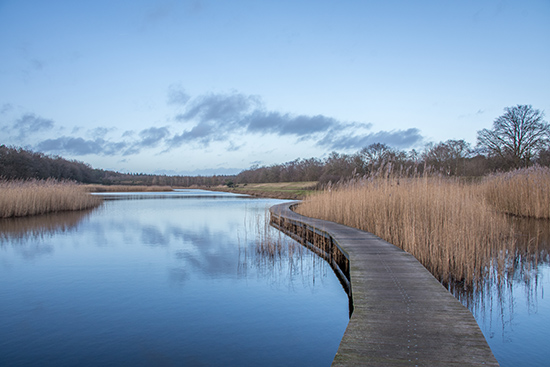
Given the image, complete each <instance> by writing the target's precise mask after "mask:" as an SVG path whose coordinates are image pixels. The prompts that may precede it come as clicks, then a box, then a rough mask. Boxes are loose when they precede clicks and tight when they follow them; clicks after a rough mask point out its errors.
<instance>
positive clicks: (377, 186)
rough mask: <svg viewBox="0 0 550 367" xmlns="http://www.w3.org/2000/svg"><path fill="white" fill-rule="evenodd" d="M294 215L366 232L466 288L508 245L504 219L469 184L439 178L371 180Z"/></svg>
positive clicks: (335, 191) (308, 203)
mask: <svg viewBox="0 0 550 367" xmlns="http://www.w3.org/2000/svg"><path fill="white" fill-rule="evenodd" d="M297 212H299V213H300V214H303V215H307V216H310V217H316V218H321V219H325V220H330V221H334V222H338V223H341V224H344V225H347V226H351V227H355V228H359V229H362V230H365V231H368V232H371V233H373V234H375V235H377V236H379V237H381V238H382V239H384V240H386V241H388V242H390V243H392V244H394V245H396V246H398V247H400V248H402V249H404V250H405V251H407V252H409V253H411V254H412V255H413V256H415V257H416V258H417V259H418V260H419V261H420V262H421V263H422V264H423V265H424V266H425V267H426V268H427V269H428V270H430V271H431V272H432V274H434V276H436V277H437V278H439V280H440V281H443V282H444V283H446V282H448V281H451V280H455V281H456V280H458V281H465V282H467V283H469V284H471V283H473V282H474V281H476V280H478V279H480V278H481V277H482V275H483V274H484V273H485V272H486V271H488V268H487V266H488V264H489V263H490V260H491V259H492V258H493V257H494V256H495V255H496V254H498V253H499V252H506V249H507V248H508V247H509V246H511V245H512V244H513V241H514V240H513V233H512V232H511V229H510V227H509V226H508V224H507V222H506V219H505V218H504V217H503V216H502V215H499V214H498V213H496V212H495V211H494V210H492V208H491V207H490V206H488V205H487V204H486V202H485V200H484V198H483V196H482V195H481V194H480V192H479V190H477V187H476V186H475V185H473V184H467V183H463V182H460V181H459V180H456V179H447V178H441V177H428V176H425V177H417V178H396V177H388V176H386V178H371V179H363V180H359V181H355V182H351V183H348V184H346V185H340V186H339V187H336V188H334V187H329V188H328V189H326V190H325V191H324V192H322V193H320V194H317V195H313V196H311V197H308V198H306V199H305V200H304V202H303V203H302V204H300V205H299V206H298V208H297Z"/></svg>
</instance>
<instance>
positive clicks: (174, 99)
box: [168, 85, 191, 105]
mask: <svg viewBox="0 0 550 367" xmlns="http://www.w3.org/2000/svg"><path fill="white" fill-rule="evenodd" d="M190 99H191V97H190V96H189V94H187V93H186V92H185V90H184V89H183V88H181V87H179V86H176V85H171V86H170V88H169V89H168V104H175V105H185V104H186V103H187V102H189V100H190Z"/></svg>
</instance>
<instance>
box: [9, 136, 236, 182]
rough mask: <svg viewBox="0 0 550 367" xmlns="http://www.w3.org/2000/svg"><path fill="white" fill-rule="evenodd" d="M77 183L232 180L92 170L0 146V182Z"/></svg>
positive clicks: (75, 162)
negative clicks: (50, 179) (56, 181)
mask: <svg viewBox="0 0 550 367" xmlns="http://www.w3.org/2000/svg"><path fill="white" fill-rule="evenodd" d="M48 178H53V179H56V180H60V181H63V180H66V181H76V182H80V183H86V184H103V185H147V186H151V185H161V186H183V187H190V186H216V185H221V184H224V183H226V182H229V181H231V180H234V179H235V176H166V175H151V174H144V173H121V172H116V171H109V170H102V169H95V168H93V167H92V166H90V165H89V164H87V163H84V162H80V161H76V160H68V159H65V158H62V157H60V156H49V155H46V154H44V153H40V152H34V151H32V150H28V149H23V148H20V147H13V146H12V147H8V146H6V145H0V179H4V180H32V179H36V180H45V179H48Z"/></svg>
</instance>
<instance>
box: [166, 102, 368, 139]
mask: <svg viewBox="0 0 550 367" xmlns="http://www.w3.org/2000/svg"><path fill="white" fill-rule="evenodd" d="M175 119H176V121H179V122H184V123H186V124H193V123H194V126H193V127H191V128H189V129H186V130H184V131H182V132H181V133H179V134H176V135H174V136H173V137H172V138H171V139H168V141H169V145H170V147H171V148H174V147H178V146H181V145H182V144H184V143H199V144H201V145H203V146H208V145H209V144H210V143H212V142H214V141H223V140H226V139H228V137H230V136H236V135H238V134H245V133H248V134H250V133H252V134H260V135H266V134H274V135H277V136H287V135H291V136H294V137H296V138H298V139H299V140H304V139H313V138H314V135H315V136H317V135H319V134H321V135H323V134H334V132H335V131H345V130H349V129H358V128H363V129H369V128H371V126H372V125H371V124H365V123H358V122H352V123H347V122H342V121H339V120H337V119H335V118H332V117H327V116H323V115H315V116H307V115H298V116H294V115H291V114H288V113H281V112H277V111H268V110H267V109H266V108H265V106H264V104H263V102H262V100H261V98H260V97H258V96H254V95H244V94H241V93H230V94H209V95H205V96H200V97H197V98H195V99H194V100H193V101H191V102H190V103H189V104H188V105H187V110H186V111H184V112H183V113H180V114H178V115H176V117H175ZM234 148H235V147H233V146H231V149H234Z"/></svg>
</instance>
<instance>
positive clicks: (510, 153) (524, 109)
mask: <svg viewBox="0 0 550 367" xmlns="http://www.w3.org/2000/svg"><path fill="white" fill-rule="evenodd" d="M504 111H506V113H505V114H504V115H502V116H500V117H498V118H497V119H496V120H495V121H494V122H493V129H492V130H488V129H483V130H481V131H478V132H477V142H478V145H479V146H480V147H481V148H483V149H484V150H485V151H486V152H487V153H489V155H491V156H497V157H499V158H501V159H502V160H503V161H504V162H505V163H506V164H508V165H509V166H511V167H523V166H528V165H529V164H530V163H531V159H532V158H533V157H534V156H535V155H536V154H537V153H538V152H539V151H540V150H541V149H544V148H545V147H546V146H548V144H549V139H550V125H548V123H547V122H545V121H544V120H543V118H544V113H543V112H540V111H539V110H536V109H533V107H531V105H517V106H515V107H506V108H505V109H504Z"/></svg>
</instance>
